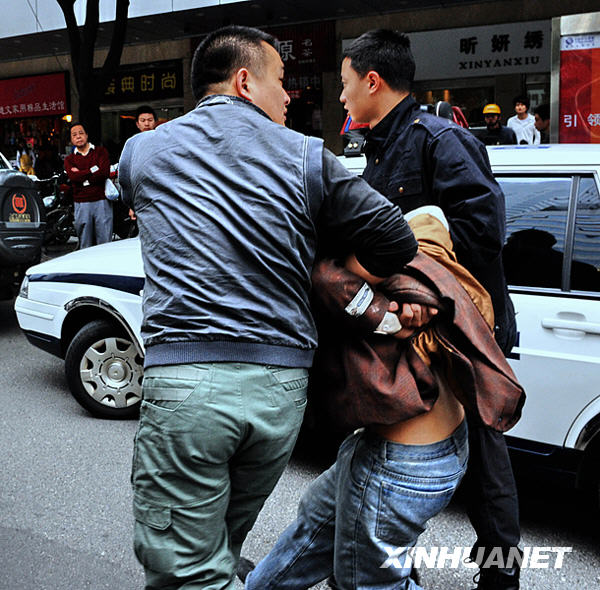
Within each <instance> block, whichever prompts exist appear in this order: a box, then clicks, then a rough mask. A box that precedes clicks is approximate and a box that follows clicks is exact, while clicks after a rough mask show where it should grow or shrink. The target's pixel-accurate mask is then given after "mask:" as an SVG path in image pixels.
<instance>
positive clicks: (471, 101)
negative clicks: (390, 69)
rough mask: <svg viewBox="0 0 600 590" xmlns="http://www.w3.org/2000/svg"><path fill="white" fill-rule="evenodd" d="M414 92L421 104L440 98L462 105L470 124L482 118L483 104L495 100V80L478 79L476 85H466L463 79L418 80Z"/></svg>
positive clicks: (455, 104) (458, 105) (461, 107)
mask: <svg viewBox="0 0 600 590" xmlns="http://www.w3.org/2000/svg"><path fill="white" fill-rule="evenodd" d="M413 94H414V97H415V100H416V101H417V102H418V103H420V104H435V103H436V102H437V101H438V100H444V101H446V102H449V103H450V104H451V105H453V106H457V107H460V109H461V110H462V112H463V114H464V115H465V117H466V119H467V121H468V122H469V124H473V123H475V122H479V121H480V119H481V108H482V107H481V105H485V104H487V103H488V102H494V83H493V81H484V80H482V81H478V82H477V83H476V85H474V86H469V87H465V86H464V80H463V81H460V82H458V81H450V82H442V83H440V82H435V81H433V82H427V83H423V82H418V83H415V84H414V90H413Z"/></svg>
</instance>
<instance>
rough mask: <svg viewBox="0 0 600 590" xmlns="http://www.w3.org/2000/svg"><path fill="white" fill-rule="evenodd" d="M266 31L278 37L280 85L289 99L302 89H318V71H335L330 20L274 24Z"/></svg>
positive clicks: (332, 32) (333, 41) (297, 95)
mask: <svg viewBox="0 0 600 590" xmlns="http://www.w3.org/2000/svg"><path fill="white" fill-rule="evenodd" d="M269 33H271V34H272V35H273V36H274V37H276V38H277V40H278V42H277V50H278V51H279V55H280V56H281V60H282V61H283V64H284V66H285V82H284V86H285V88H286V90H287V91H288V93H289V94H290V96H291V97H292V98H298V97H299V95H300V93H302V92H303V91H304V90H306V89H312V90H316V91H320V90H321V74H322V72H327V71H337V69H338V64H337V63H336V60H335V25H334V23H333V22H332V21H326V22H323V23H318V24H308V25H298V26H294V27H278V28H275V29H271V30H269Z"/></svg>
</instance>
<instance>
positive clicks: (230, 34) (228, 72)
mask: <svg viewBox="0 0 600 590" xmlns="http://www.w3.org/2000/svg"><path fill="white" fill-rule="evenodd" d="M263 41H264V42H265V43H268V44H269V45H271V46H272V47H275V48H277V47H276V43H277V42H276V40H275V37H273V36H272V35H269V34H268V33H265V32H264V31H261V30H260V29H254V28H252V27H240V26H236V25H231V26H229V27H223V28H222V29H218V30H216V31H213V32H212V33H210V34H209V35H207V36H206V37H205V38H204V39H203V40H202V42H201V43H200V45H198V48H197V49H196V51H195V53H194V58H193V60H192V75H191V77H192V92H193V93H194V97H195V98H196V100H200V99H201V98H202V97H203V96H205V95H206V93H207V91H208V89H209V88H210V86H212V85H213V84H219V83H220V82H225V80H228V79H229V78H230V77H231V76H232V75H233V74H234V72H236V71H237V70H238V69H239V68H244V67H245V68H248V69H250V68H253V69H254V70H255V71H260V68H261V67H262V64H263V61H264V53H263V46H262V42H263Z"/></svg>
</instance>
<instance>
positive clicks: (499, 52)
mask: <svg viewBox="0 0 600 590" xmlns="http://www.w3.org/2000/svg"><path fill="white" fill-rule="evenodd" d="M408 37H409V38H410V42H411V47H412V51H413V54H414V56H415V60H416V65H417V70H416V75H415V80H442V79H446V78H466V77H473V76H497V75H501V74H524V73H534V72H548V71H550V38H551V23H550V21H549V20H548V21H530V22H522V23H519V22H517V23H507V24H504V25H493V26H485V27H468V28H461V29H446V30H442V31H428V32H424V33H408ZM345 43H347V41H344V44H345Z"/></svg>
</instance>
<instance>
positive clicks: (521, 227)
mask: <svg viewBox="0 0 600 590" xmlns="http://www.w3.org/2000/svg"><path fill="white" fill-rule="evenodd" d="M497 180H498V182H499V183H500V186H501V187H502V190H503V191H504V195H505V197H506V243H505V246H504V253H503V261H504V271H505V273H506V280H507V282H508V284H509V285H515V286H525V287H544V288H555V289H560V288H561V278H562V265H563V258H564V251H565V229H566V225H567V209H568V206H569V195H570V191H571V183H572V180H571V177H570V176H568V177H567V176H555V177H541V176H535V175H531V176H505V177H497Z"/></svg>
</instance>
